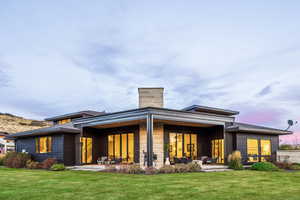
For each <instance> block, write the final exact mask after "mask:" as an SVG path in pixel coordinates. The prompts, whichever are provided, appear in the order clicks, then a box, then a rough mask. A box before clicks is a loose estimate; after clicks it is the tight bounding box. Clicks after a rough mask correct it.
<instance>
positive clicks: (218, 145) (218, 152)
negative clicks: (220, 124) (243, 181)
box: [211, 139, 224, 163]
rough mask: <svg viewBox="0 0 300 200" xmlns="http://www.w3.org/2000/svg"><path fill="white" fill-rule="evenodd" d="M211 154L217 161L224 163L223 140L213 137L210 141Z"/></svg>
mask: <svg viewBox="0 0 300 200" xmlns="http://www.w3.org/2000/svg"><path fill="white" fill-rule="evenodd" d="M211 154H212V157H213V158H214V159H217V163H224V140H223V139H215V140H212V141H211Z"/></svg>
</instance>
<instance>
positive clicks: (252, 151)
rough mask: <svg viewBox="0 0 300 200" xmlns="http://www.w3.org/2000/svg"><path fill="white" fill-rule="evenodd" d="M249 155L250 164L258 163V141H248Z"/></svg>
mask: <svg viewBox="0 0 300 200" xmlns="http://www.w3.org/2000/svg"><path fill="white" fill-rule="evenodd" d="M247 154H248V161H249V162H258V161H259V159H258V140H257V139H247Z"/></svg>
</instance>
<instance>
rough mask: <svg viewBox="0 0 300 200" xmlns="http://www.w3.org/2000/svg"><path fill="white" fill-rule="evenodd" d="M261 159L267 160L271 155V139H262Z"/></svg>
mask: <svg viewBox="0 0 300 200" xmlns="http://www.w3.org/2000/svg"><path fill="white" fill-rule="evenodd" d="M260 149H261V161H267V159H268V158H270V156H271V140H260Z"/></svg>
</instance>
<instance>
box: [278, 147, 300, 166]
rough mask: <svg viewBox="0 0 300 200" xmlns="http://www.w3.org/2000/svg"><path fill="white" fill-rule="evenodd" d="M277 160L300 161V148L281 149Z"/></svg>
mask: <svg viewBox="0 0 300 200" xmlns="http://www.w3.org/2000/svg"><path fill="white" fill-rule="evenodd" d="M277 161H279V162H283V161H289V162H292V163H300V150H279V151H277Z"/></svg>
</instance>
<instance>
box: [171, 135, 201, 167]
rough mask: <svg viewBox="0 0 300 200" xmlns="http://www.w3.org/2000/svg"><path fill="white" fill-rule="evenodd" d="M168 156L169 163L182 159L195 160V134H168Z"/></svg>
mask: <svg viewBox="0 0 300 200" xmlns="http://www.w3.org/2000/svg"><path fill="white" fill-rule="evenodd" d="M169 156H170V160H171V161H174V158H183V157H185V158H191V159H193V160H195V159H197V134H191V133H170V134H169Z"/></svg>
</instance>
